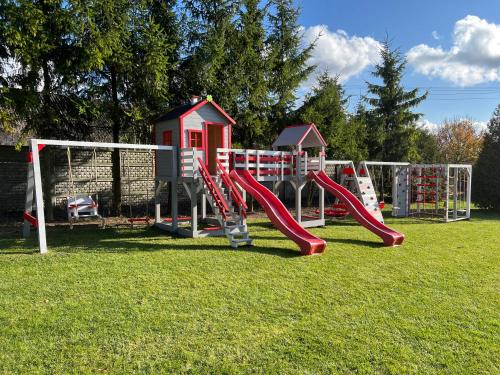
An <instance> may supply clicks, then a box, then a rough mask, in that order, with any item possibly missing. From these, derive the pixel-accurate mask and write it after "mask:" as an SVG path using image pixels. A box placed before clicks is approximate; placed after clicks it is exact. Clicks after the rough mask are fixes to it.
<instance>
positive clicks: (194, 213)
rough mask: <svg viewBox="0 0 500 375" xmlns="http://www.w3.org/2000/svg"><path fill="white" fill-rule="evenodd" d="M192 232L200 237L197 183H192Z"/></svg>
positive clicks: (194, 235) (194, 181)
mask: <svg viewBox="0 0 500 375" xmlns="http://www.w3.org/2000/svg"><path fill="white" fill-rule="evenodd" d="M191 232H192V233H193V237H197V236H198V186H197V181H196V180H193V182H192V183H191Z"/></svg>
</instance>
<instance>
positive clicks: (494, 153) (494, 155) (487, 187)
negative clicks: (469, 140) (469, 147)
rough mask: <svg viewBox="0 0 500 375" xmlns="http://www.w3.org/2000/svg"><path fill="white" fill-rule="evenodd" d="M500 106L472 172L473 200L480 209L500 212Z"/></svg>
mask: <svg viewBox="0 0 500 375" xmlns="http://www.w3.org/2000/svg"><path fill="white" fill-rule="evenodd" d="M499 186H500V104H499V105H498V106H497V107H496V109H495V112H494V113H493V116H492V118H491V120H490V121H489V123H488V131H487V133H486V134H485V136H484V146H483V150H482V151H481V153H480V155H479V159H478V161H477V163H476V165H475V166H474V168H473V170H472V199H473V200H474V202H476V203H477V204H478V205H479V206H480V207H484V208H491V209H494V210H496V211H500V189H499V188H498V187H499Z"/></svg>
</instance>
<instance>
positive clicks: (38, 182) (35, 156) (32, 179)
mask: <svg viewBox="0 0 500 375" xmlns="http://www.w3.org/2000/svg"><path fill="white" fill-rule="evenodd" d="M39 146H42V147H44V146H60V147H78V148H94V149H95V148H113V149H132V150H157V151H171V152H172V153H173V158H172V159H173V163H174V164H175V165H173V166H172V167H173V168H172V170H173V171H174V172H173V173H174V176H172V180H176V178H177V176H176V175H175V171H176V170H177V147H174V146H159V145H140V144H133V143H107V142H80V141H62V140H53V139H31V140H30V143H29V148H30V152H31V155H32V158H31V163H30V165H29V167H28V185H27V190H26V204H25V212H26V213H29V214H31V213H32V210H33V196H34V198H35V206H36V219H37V232H38V247H39V250H40V253H41V254H45V253H47V234H46V230H45V213H44V203H43V189H42V172H41V169H40V151H39ZM162 184H163V181H158V185H159V187H161V185H162ZM159 187H158V188H157V189H156V193H157V192H158V191H159ZM173 190H175V189H173ZM157 197H158V194H155V222H159V220H160V203H159V200H158V199H157ZM172 203H174V202H172ZM172 207H176V204H175V205H174V204H172ZM173 211H174V210H173ZM172 227H173V228H174V229H176V228H177V214H176V213H174V212H173V217H172ZM29 235H30V223H29V222H28V221H27V220H24V225H23V236H24V237H28V236H29Z"/></svg>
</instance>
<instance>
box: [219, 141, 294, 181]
mask: <svg viewBox="0 0 500 375" xmlns="http://www.w3.org/2000/svg"><path fill="white" fill-rule="evenodd" d="M217 157H218V158H219V160H220V161H221V163H222V165H223V166H224V168H226V170H229V169H246V170H248V171H250V173H251V174H252V175H254V177H255V178H256V179H257V180H258V181H280V180H281V181H282V180H288V179H290V178H291V177H292V176H293V175H294V174H295V173H294V162H293V161H294V156H293V154H292V153H291V152H287V151H272V150H249V149H246V150H241V149H227V148H218V149H217Z"/></svg>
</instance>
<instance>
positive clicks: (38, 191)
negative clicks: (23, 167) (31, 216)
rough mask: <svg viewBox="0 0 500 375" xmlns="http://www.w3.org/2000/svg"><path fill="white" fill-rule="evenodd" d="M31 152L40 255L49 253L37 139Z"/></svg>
mask: <svg viewBox="0 0 500 375" xmlns="http://www.w3.org/2000/svg"><path fill="white" fill-rule="evenodd" d="M31 152H32V155H33V176H34V181H35V202H36V217H37V220H38V246H39V248H40V253H41V254H45V253H46V252H47V236H46V233H45V213H44V208H43V190H42V174H41V171H40V153H39V150H38V142H37V140H36V139H32V140H31Z"/></svg>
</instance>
